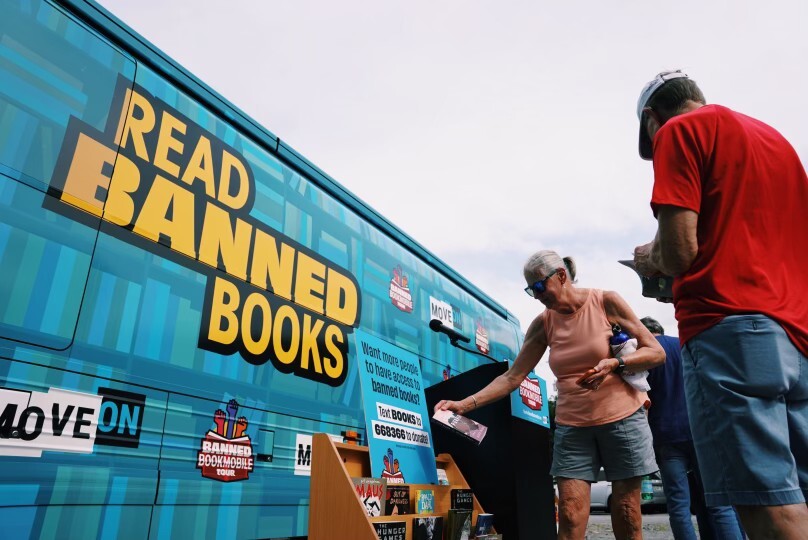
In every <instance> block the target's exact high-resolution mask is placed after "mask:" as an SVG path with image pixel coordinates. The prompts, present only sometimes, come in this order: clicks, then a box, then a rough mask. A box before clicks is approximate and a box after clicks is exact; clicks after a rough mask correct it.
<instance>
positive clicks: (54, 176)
mask: <svg viewBox="0 0 808 540" xmlns="http://www.w3.org/2000/svg"><path fill="white" fill-rule="evenodd" d="M0 20H1V21H3V22H2V25H1V26H0V141H2V144H0V275H2V276H3V280H2V283H0V337H8V338H11V339H13V340H15V341H22V342H28V343H33V344H38V345H43V346H46V347H49V348H52V349H65V348H66V347H68V346H69V344H70V342H71V340H72V336H73V333H74V329H75V325H76V319H77V317H78V312H79V308H80V305H81V301H82V295H83V292H84V288H85V284H86V280H87V274H88V270H89V267H90V263H91V258H92V253H93V245H94V243H95V240H96V235H97V231H96V230H94V229H96V228H97V220H96V221H94V220H93V219H92V218H91V217H90V216H88V219H86V220H85V224H90V225H91V227H90V228H88V227H86V226H85V225H82V224H80V223H76V222H75V221H74V220H72V219H69V218H67V217H65V216H64V215H63V213H62V212H60V211H53V209H52V208H51V206H52V205H51V203H52V200H51V199H52V197H50V196H49V195H47V194H46V193H47V192H48V191H49V190H50V192H51V193H54V192H55V191H58V188H59V187H60V186H62V185H63V184H62V183H60V182H61V180H59V178H62V179H63V178H64V177H65V176H68V175H71V174H72V177H73V178H79V177H82V176H84V175H85V174H87V173H88V172H91V171H88V170H82V169H81V165H82V163H77V165H76V167H75V168H74V169H72V170H60V167H62V168H63V165H64V164H65V163H66V161H65V158H66V157H68V154H70V153H72V152H73V151H74V150H76V151H77V150H78V149H79V148H82V145H84V141H79V140H72V145H66V144H63V143H64V141H68V140H71V137H70V131H71V130H72V129H73V128H74V127H75V125H76V122H83V123H86V124H87V125H89V126H92V129H94V130H98V131H99V132H101V131H102V130H104V129H105V128H106V126H108V125H110V124H111V123H112V122H110V118H109V113H110V110H111V104H112V103H113V101H114V100H115V99H116V96H115V94H116V91H117V92H118V93H119V94H120V92H121V88H120V86H119V83H120V80H121V77H123V78H126V77H129V78H131V76H132V74H134V71H135V64H134V62H133V61H132V60H131V59H129V58H128V57H126V56H125V55H124V54H122V53H121V52H120V51H118V50H117V49H115V48H114V47H113V46H111V45H110V44H109V43H107V42H105V41H103V40H102V39H101V38H100V37H99V36H98V35H97V34H94V33H92V32H91V31H89V30H88V29H87V28H85V27H84V26H83V25H82V24H80V23H78V22H77V21H75V20H74V19H73V18H71V17H70V16H68V15H66V14H65V13H64V12H62V11H61V10H59V9H57V8H55V7H54V6H52V5H50V4H48V3H45V2H25V3H23V4H20V3H18V2H6V1H4V2H0ZM116 144H117V143H116V141H115V134H113V135H112V138H111V139H107V141H106V144H105V145H103V146H98V147H92V148H91V147H87V146H86V145H85V146H84V147H83V148H84V151H87V152H92V153H96V154H98V153H103V155H104V156H105V158H104V159H105V161H106V163H109V162H114V158H115V153H116V151H117V146H116ZM95 173H96V174H98V175H109V174H110V173H111V165H107V164H104V167H101V168H99V170H97V171H95ZM99 198H100V199H101V202H100V203H99V204H103V193H102V192H100V191H93V192H91V193H90V192H86V191H84V190H81V189H75V190H73V195H72V199H70V202H71V203H72V204H74V205H82V204H87V202H88V201H92V200H93V199H99Z"/></svg>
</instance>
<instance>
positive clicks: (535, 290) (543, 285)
mask: <svg viewBox="0 0 808 540" xmlns="http://www.w3.org/2000/svg"><path fill="white" fill-rule="evenodd" d="M557 273H558V269H556V270H553V271H552V272H550V273H549V274H547V277H545V278H544V279H540V280H539V281H537V282H536V283H534V284H533V285H528V286H527V287H525V292H526V293H527V294H528V296H532V297H533V298H537V297H538V296H539V295H540V294H542V293H543V292H544V291H546V290H547V280H548V279H550V278H551V277H553V276H554V275H556V274H557Z"/></svg>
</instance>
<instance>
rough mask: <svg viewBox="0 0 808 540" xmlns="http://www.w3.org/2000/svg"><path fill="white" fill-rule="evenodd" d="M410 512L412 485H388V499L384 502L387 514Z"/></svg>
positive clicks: (385, 513) (394, 514) (395, 514)
mask: <svg viewBox="0 0 808 540" xmlns="http://www.w3.org/2000/svg"><path fill="white" fill-rule="evenodd" d="M409 513H410V486H402V485H392V486H391V485H388V486H387V500H386V502H385V503H384V515H385V516H397V515H400V514H409Z"/></svg>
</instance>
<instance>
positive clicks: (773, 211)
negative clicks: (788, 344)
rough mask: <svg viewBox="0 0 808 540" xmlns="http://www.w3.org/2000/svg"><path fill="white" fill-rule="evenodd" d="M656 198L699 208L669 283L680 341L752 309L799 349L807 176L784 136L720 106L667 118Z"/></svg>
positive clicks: (806, 315) (807, 331) (806, 300)
mask: <svg viewBox="0 0 808 540" xmlns="http://www.w3.org/2000/svg"><path fill="white" fill-rule="evenodd" d="M661 205H669V206H678V207H681V208H687V209H689V210H693V211H695V212H698V214H699V219H698V231H697V234H698V244H699V249H698V253H697V255H696V258H695V260H694V261H693V264H692V266H691V267H690V269H689V270H688V271H687V272H685V273H684V274H682V275H681V276H678V277H677V278H676V280H674V286H673V297H674V303H675V306H676V319H677V320H678V321H679V336H680V339H681V342H682V343H683V344H684V343H686V342H687V341H688V340H689V339H690V338H692V337H693V336H695V335H697V334H698V333H699V332H703V331H704V330H706V329H708V328H710V327H711V326H713V325H715V324H717V323H718V322H720V321H721V320H722V319H723V318H724V317H726V316H728V315H738V314H742V313H760V314H763V315H766V316H768V317H770V318H772V319H774V320H775V321H777V322H778V323H780V325H781V326H782V327H783V328H784V329H785V331H786V333H787V334H788V336H789V337H790V338H791V341H792V342H793V343H794V344H795V345H796V346H797V348H798V349H799V350H800V351H801V352H802V354H804V355H808V176H806V174H805V169H804V168H803V166H802V163H800V159H799V157H798V156H797V153H796V152H795V151H794V148H792V146H791V145H790V144H789V143H788V141H786V140H785V138H783V136H782V135H780V133H778V132H777V131H776V130H774V129H773V128H771V127H770V126H767V125H766V124H764V123H763V122H760V121H758V120H755V119H754V118H750V117H748V116H745V115H743V114H740V113H737V112H735V111H732V110H730V109H727V108H726V107H721V106H720V105H707V106H704V107H700V108H699V109H696V110H695V111H692V112H689V113H686V114H682V115H679V116H676V117H674V118H672V119H671V120H669V121H668V122H666V123H665V125H664V126H662V128H660V130H659V131H658V132H657V134H656V136H655V137H654V191H653V195H652V197H651V208H652V209H653V211H654V215H656V213H657V211H658V209H659V206H661Z"/></svg>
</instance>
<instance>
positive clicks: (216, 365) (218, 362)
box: [202, 351, 228, 375]
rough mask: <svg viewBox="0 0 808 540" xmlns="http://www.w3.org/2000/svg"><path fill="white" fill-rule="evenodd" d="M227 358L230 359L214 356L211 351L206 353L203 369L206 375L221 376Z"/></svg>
mask: <svg viewBox="0 0 808 540" xmlns="http://www.w3.org/2000/svg"><path fill="white" fill-rule="evenodd" d="M226 358H228V357H227V356H220V355H218V354H213V353H211V352H210V351H204V363H203V365H202V369H203V370H204V372H205V373H210V374H211V375H219V373H220V372H221V370H222V364H223V363H224V362H225V359H226Z"/></svg>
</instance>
